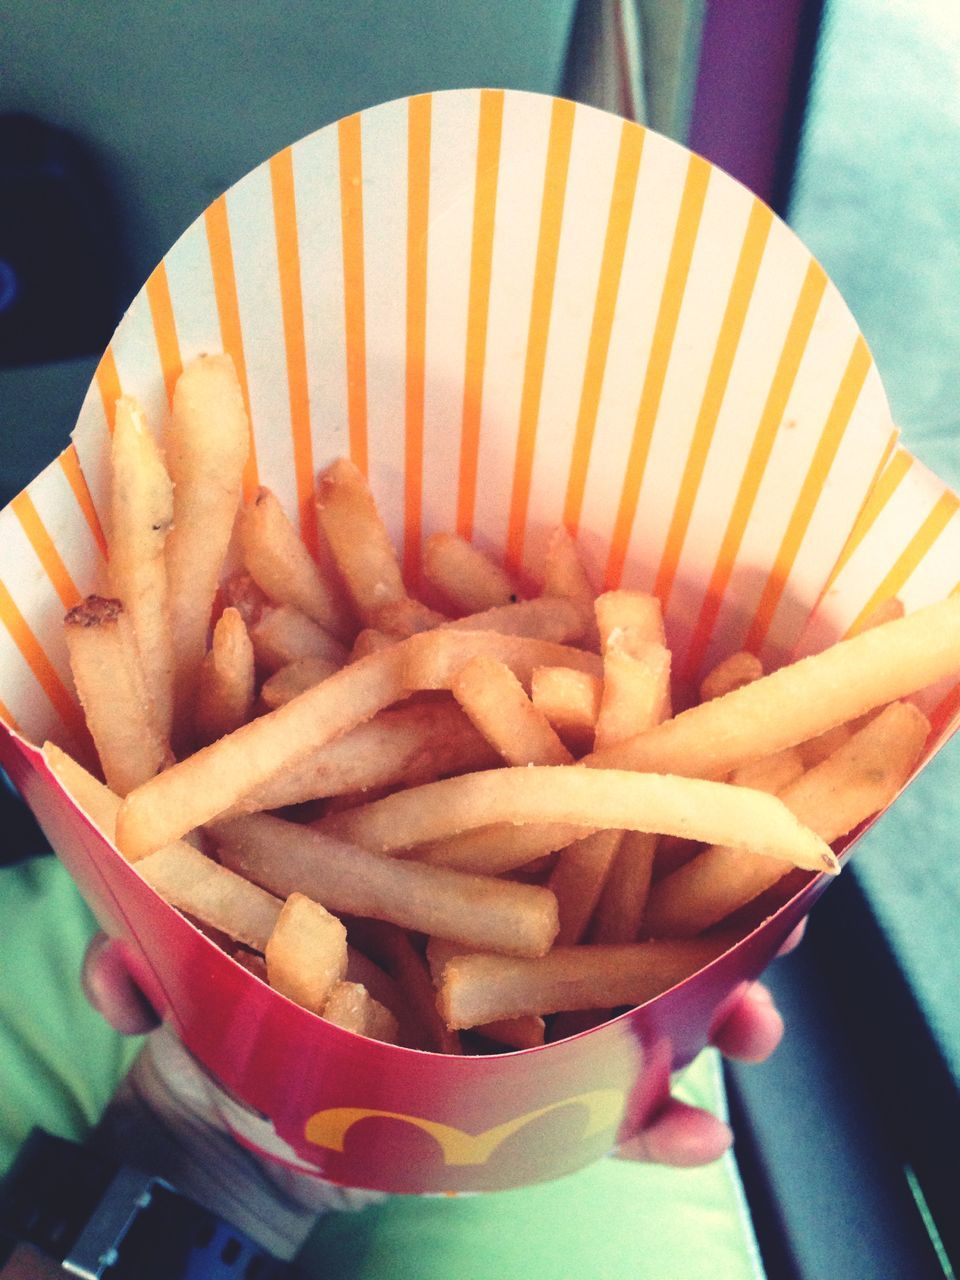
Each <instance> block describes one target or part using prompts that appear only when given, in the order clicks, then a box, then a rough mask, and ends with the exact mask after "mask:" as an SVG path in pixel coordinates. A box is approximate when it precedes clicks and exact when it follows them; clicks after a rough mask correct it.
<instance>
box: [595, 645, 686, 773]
mask: <svg viewBox="0 0 960 1280" xmlns="http://www.w3.org/2000/svg"><path fill="white" fill-rule="evenodd" d="M669 702H670V650H669V649H667V648H666V647H665V646H664V645H662V644H658V643H656V642H652V641H647V640H641V639H639V638H638V637H637V636H636V634H635V633H631V632H630V631H625V630H623V629H620V628H617V629H616V630H614V631H612V632H611V633H610V635H609V637H608V639H607V643H606V646H605V647H604V651H603V692H602V694H601V698H600V710H599V713H598V715H597V723H596V746H597V748H598V749H599V748H602V747H609V746H614V745H615V744H616V743H618V742H623V741H625V740H626V739H627V738H630V737H632V736H635V735H636V734H638V733H641V732H642V731H643V730H644V729H649V728H652V726H653V725H655V724H659V723H660V721H661V720H663V718H664V715H665V714H666V713H667V709H668V707H669Z"/></svg>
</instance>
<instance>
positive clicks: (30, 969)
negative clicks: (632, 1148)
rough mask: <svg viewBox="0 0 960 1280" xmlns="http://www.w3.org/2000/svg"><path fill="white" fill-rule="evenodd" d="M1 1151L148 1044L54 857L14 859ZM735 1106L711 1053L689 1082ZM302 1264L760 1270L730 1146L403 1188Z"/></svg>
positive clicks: (544, 1275)
mask: <svg viewBox="0 0 960 1280" xmlns="http://www.w3.org/2000/svg"><path fill="white" fill-rule="evenodd" d="M0 911H2V920H3V933H4V946H3V950H2V959H0V1165H2V1167H3V1168H4V1169H5V1168H6V1167H7V1166H8V1165H9V1163H10V1161H11V1160H12V1159H13V1156H14V1154H15V1152H16V1150H17V1148H18V1146H19V1144H20V1143H21V1142H22V1141H23V1139H24V1138H25V1137H26V1135H27V1133H28V1132H29V1131H30V1129H31V1128H32V1127H33V1126H34V1125H41V1126H43V1127H44V1128H46V1129H48V1130H50V1131H51V1132H53V1133H56V1134H60V1135H63V1136H64V1137H70V1138H82V1137H83V1135H84V1133H85V1132H86V1131H87V1129H88V1128H89V1127H90V1126H91V1125H92V1124H93V1123H94V1122H95V1121H96V1120H97V1118H98V1116H99V1115H100V1112H101V1111H102V1110H103V1108H104V1106H105V1105H106V1103H107V1101H108V1100H109V1098H110V1096H111V1094H112V1093H113V1091H114V1089H115V1088H116V1086H117V1083H118V1082H119V1080H120V1079H121V1078H122V1076H123V1074H124V1072H125V1071H126V1069H127V1067H128V1066H129V1064H130V1062H131V1061H132V1060H133V1058H134V1056H135V1054H136V1052H137V1048H138V1043H139V1042H137V1041H135V1040H130V1039H124V1038H123V1037H121V1036H119V1035H117V1034H115V1033H114V1032H113V1031H111V1030H110V1029H109V1028H108V1027H107V1026H106V1025H105V1024H104V1023H103V1022H102V1021H101V1019H100V1018H99V1017H98V1016H97V1015H96V1014H95V1013H94V1012H93V1011H92V1010H91V1009H90V1008H89V1007H88V1006H87V1004H86V1002H85V1001H84V998H83V995H82V992H81V989H80V982H79V974H80V963H81V960H82V957H83V953H84V950H85V947H86V945H87V942H88V941H89V938H90V936H91V934H92V933H93V932H94V929H95V924H94V922H93V919H92V918H91V916H90V914H89V912H88V911H87V909H86V907H85V906H84V904H83V902H82V901H81V899H80V897H79V894H78V893H77V891H76V889H75V888H74V886H73V884H72V882H71V881H70V879H69V878H68V876H67V874H66V872H65V871H64V870H63V868H62V867H61V866H60V864H59V863H58V862H56V861H55V860H54V859H53V858H40V859H36V860H34V861H31V862H27V863H23V864H20V865H19V866H16V867H9V868H5V869H3V870H2V871H0ZM679 1093H680V1095H681V1096H682V1097H683V1098H684V1099H685V1100H686V1101H688V1102H691V1103H695V1104H696V1105H699V1106H707V1107H710V1108H712V1109H714V1110H720V1109H722V1107H723V1094H722V1089H721V1083H720V1073H719V1069H718V1061H717V1058H716V1055H715V1054H713V1053H707V1054H703V1055H702V1056H701V1057H700V1058H699V1059H698V1060H697V1062H696V1063H694V1064H693V1066H692V1067H691V1068H689V1070H688V1071H687V1072H686V1073H685V1075H684V1078H683V1081H682V1083H681V1086H680V1089H679ZM301 1264H302V1266H303V1267H304V1269H305V1270H306V1271H307V1273H308V1274H309V1275H316V1276H337V1277H338V1278H339V1280H407V1278H409V1280H431V1278H432V1277H438V1278H439V1277H443V1280H449V1278H450V1277H452V1276H456V1277H457V1280H512V1278H513V1277H523V1280H562V1278H565V1277H570V1278H571V1280H572V1278H573V1277H577V1278H578V1280H593V1278H594V1277H596V1278H597V1280H600V1278H602V1280H620V1277H623V1280H627V1278H628V1277H629V1278H630V1280H648V1278H649V1280H702V1277H704V1276H710V1277H712V1278H713V1280H755V1278H756V1277H757V1276H759V1275H760V1274H761V1271H760V1267H759V1264H758V1263H757V1262H756V1252H755V1245H754V1241H753V1235H752V1231H751V1229H750V1226H749V1221H748V1218H747V1216H746V1214H745V1211H744V1207H743V1202H742V1194H741V1189H740V1184H739V1181H738V1179H737V1175H736V1166H735V1165H734V1163H733V1160H732V1157H729V1156H728V1157H726V1158H725V1159H724V1160H722V1161H720V1162H718V1163H717V1164H714V1165H711V1166H709V1167H707V1168H703V1169H693V1170H675V1169H664V1168H658V1167H653V1166H642V1165H635V1164H628V1163H626V1162H625V1161H618V1160H605V1161H601V1162H600V1163H599V1164H596V1165H594V1166H593V1167H591V1168H589V1169H586V1170H584V1171H582V1172H581V1173H578V1174H575V1175H573V1176H571V1177H568V1178H564V1179H562V1180H560V1181H557V1182H554V1183H550V1184H547V1185H543V1186H538V1187H532V1188H527V1189H524V1190H517V1191H507V1192H502V1193H499V1194H496V1195H485V1196H472V1197H464V1198H462V1199H452V1200H451V1199H445V1198H417V1197H410V1198H407V1197H396V1198H394V1199H391V1200H388V1201H386V1202H385V1203H383V1204H381V1205H378V1206H375V1207H373V1208H369V1209H365V1210H363V1211H362V1212H360V1213H357V1214H336V1215H331V1216H329V1217H326V1218H323V1219H321V1220H320V1221H319V1222H318V1225H317V1227H316V1229H315V1231H314V1233H313V1235H312V1236H311V1238H310V1240H309V1241H308V1242H307V1245H306V1246H305V1248H304V1250H303V1253H302V1255H301Z"/></svg>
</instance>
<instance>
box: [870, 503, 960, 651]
mask: <svg viewBox="0 0 960 1280" xmlns="http://www.w3.org/2000/svg"><path fill="white" fill-rule="evenodd" d="M958 507H960V498H958V497H957V495H956V494H955V493H951V492H949V491H947V492H946V493H944V494H941V496H940V497H939V498H938V499H937V502H936V503H935V504H934V507H933V510H932V511H931V512H930V514H929V515H928V516H927V518H926V519H925V520H924V522H923V524H921V526H920V528H919V529H918V530H917V531H916V533H915V534H914V535H913V537H912V538H911V539H910V541H909V542H908V543H907V545H906V546H905V547H904V549H903V551H901V553H900V555H899V556H898V557H897V559H896V560H895V561H894V563H893V565H892V566H891V568H890V570H889V572H888V573H887V574H886V575H885V577H884V579H883V581H882V582H881V583H880V584H879V586H878V587H877V589H876V590H875V591H874V593H873V595H872V596H871V597H870V599H869V600H868V601H867V603H866V604H865V605H864V606H863V608H862V609H861V610H860V612H859V613H858V614H857V616H856V618H854V620H853V622H852V623H851V624H850V626H849V627H848V629H847V632H846V634H847V635H852V634H853V633H854V632H856V631H857V630H859V628H860V625H861V624H862V623H863V621H864V619H866V618H868V617H869V616H870V614H871V613H872V612H873V611H874V609H875V608H876V607H877V605H878V604H880V603H881V601H883V600H889V599H890V598H891V597H892V596H895V595H896V594H897V592H898V591H899V590H900V588H901V587H902V586H903V584H904V583H905V582H906V581H907V579H908V578H909V577H910V575H911V574H912V573H913V571H914V569H916V568H917V566H918V565H919V564H920V562H921V561H922V560H923V559H924V557H925V556H926V555H927V553H928V552H929V550H930V548H931V547H932V546H933V544H934V543H935V542H936V540H937V539H938V538H939V537H940V535H941V533H943V531H944V529H945V528H946V527H947V525H948V524H949V523H950V521H951V520H952V519H953V517H954V515H955V514H956V511H957V508H958Z"/></svg>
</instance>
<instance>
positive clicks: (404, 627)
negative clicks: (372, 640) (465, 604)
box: [369, 596, 449, 640]
mask: <svg viewBox="0 0 960 1280" xmlns="http://www.w3.org/2000/svg"><path fill="white" fill-rule="evenodd" d="M369 621H370V626H371V628H372V629H373V630H375V631H380V632H382V633H383V634H384V635H386V636H389V637H399V638H400V639H401V640H402V639H404V638H405V637H406V636H415V635H419V633H420V632H421V631H432V630H433V629H434V627H439V626H442V625H443V624H444V623H445V622H449V618H447V617H446V616H445V615H444V614H442V613H438V612H437V611H436V609H429V608H428V607H427V606H426V605H425V604H421V603H420V601H419V600H414V599H412V598H411V597H410V596H405V597H404V599H403V600H394V601H392V602H391V603H390V604H385V605H383V607H382V608H380V609H374V610H373V611H372V613H371V614H370V616H369Z"/></svg>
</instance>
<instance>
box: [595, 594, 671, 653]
mask: <svg viewBox="0 0 960 1280" xmlns="http://www.w3.org/2000/svg"><path fill="white" fill-rule="evenodd" d="M594 610H595V612H596V618H597V629H598V631H599V633H600V646H601V651H603V650H604V649H606V647H607V645H608V644H609V643H610V637H611V635H612V634H613V633H614V632H615V631H630V632H631V633H632V635H633V636H635V637H636V639H637V640H638V641H639V640H646V641H648V642H649V643H650V644H659V645H664V646H665V645H666V643H667V639H666V632H665V631H664V629H663V610H662V609H661V607H660V601H659V600H658V599H657V597H656V596H651V595H647V594H646V593H645V592H643V591H627V590H625V589H621V590H618V591H605V592H604V593H603V595H600V596H597V599H596V601H595V603H594Z"/></svg>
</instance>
